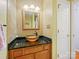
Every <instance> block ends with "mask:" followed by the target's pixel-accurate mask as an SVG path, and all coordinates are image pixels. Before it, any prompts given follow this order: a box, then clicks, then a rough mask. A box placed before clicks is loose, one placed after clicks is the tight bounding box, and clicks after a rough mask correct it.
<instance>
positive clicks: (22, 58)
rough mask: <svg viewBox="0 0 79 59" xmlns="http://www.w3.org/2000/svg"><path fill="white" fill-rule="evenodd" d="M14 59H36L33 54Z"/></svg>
mask: <svg viewBox="0 0 79 59" xmlns="http://www.w3.org/2000/svg"><path fill="white" fill-rule="evenodd" d="M14 59H34V55H33V54H29V55H23V56H19V57H15V58H14Z"/></svg>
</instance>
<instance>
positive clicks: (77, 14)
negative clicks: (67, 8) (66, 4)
mask: <svg viewBox="0 0 79 59" xmlns="http://www.w3.org/2000/svg"><path fill="white" fill-rule="evenodd" d="M71 11H72V13H71V14H72V15H71V16H72V59H75V52H76V51H78V52H79V0H75V1H74V2H73V3H72V9H71Z"/></svg>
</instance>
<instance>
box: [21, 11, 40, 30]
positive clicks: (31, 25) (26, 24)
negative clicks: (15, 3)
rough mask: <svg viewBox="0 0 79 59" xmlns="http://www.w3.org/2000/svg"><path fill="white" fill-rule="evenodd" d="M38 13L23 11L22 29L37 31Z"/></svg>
mask: <svg viewBox="0 0 79 59" xmlns="http://www.w3.org/2000/svg"><path fill="white" fill-rule="evenodd" d="M39 17H40V16H39V13H36V12H30V11H24V10H23V19H22V21H23V22H22V23H23V29H39Z"/></svg>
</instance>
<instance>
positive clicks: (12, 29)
mask: <svg viewBox="0 0 79 59" xmlns="http://www.w3.org/2000/svg"><path fill="white" fill-rule="evenodd" d="M16 35H17V26H16V0H8V43H10V42H11V41H12V40H13V39H14V38H15V36H16Z"/></svg>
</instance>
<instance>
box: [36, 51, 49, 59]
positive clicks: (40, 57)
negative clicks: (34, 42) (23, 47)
mask: <svg viewBox="0 0 79 59" xmlns="http://www.w3.org/2000/svg"><path fill="white" fill-rule="evenodd" d="M35 58H36V59H49V51H48V50H45V51H41V52H38V53H36V54H35Z"/></svg>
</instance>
